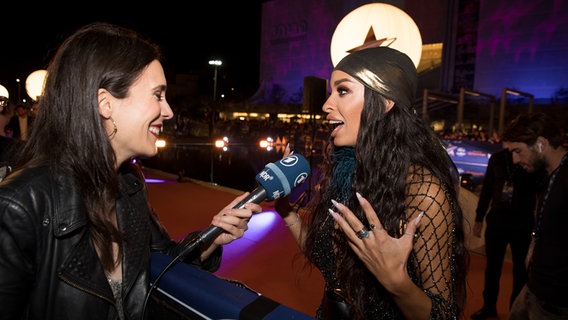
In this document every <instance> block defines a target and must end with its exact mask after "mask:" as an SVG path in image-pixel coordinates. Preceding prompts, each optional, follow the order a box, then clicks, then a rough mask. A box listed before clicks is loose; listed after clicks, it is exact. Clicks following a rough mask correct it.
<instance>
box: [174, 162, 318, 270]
mask: <svg viewBox="0 0 568 320" xmlns="http://www.w3.org/2000/svg"><path fill="white" fill-rule="evenodd" d="M309 175H310V165H309V163H308V160H306V158H304V157H303V156H302V155H300V154H291V155H289V156H288V157H286V158H283V159H280V160H279V161H276V162H273V163H269V164H267V165H266V166H265V167H264V169H263V170H262V171H260V172H259V173H258V174H257V175H256V182H257V183H258V187H256V188H255V189H254V190H253V191H252V192H251V193H250V194H249V195H248V196H247V197H246V198H244V199H243V200H242V201H240V202H239V203H237V204H236V205H235V206H234V207H233V209H242V208H244V206H245V204H246V203H249V202H252V203H256V204H259V203H261V202H262V201H264V200H267V201H274V200H276V199H278V198H282V197H285V196H287V195H289V194H290V193H291V192H292V189H294V188H295V187H297V186H298V185H300V184H301V183H302V182H304V181H305V180H306V179H307V178H308V176H309ZM223 231H224V230H223V229H222V228H219V227H217V226H215V225H210V226H209V227H207V228H205V229H204V230H202V231H201V232H200V233H199V234H198V235H197V236H195V235H194V236H193V237H191V238H190V239H187V238H186V239H184V241H182V243H180V244H179V245H181V246H183V249H182V251H181V252H180V253H179V254H178V256H177V258H176V259H174V260H183V259H184V258H185V256H187V254H189V253H190V252H192V251H193V250H194V249H195V248H196V247H197V246H198V245H202V244H208V243H210V242H211V241H213V239H215V238H216V237H217V236H218V235H220V234H221V233H222V232H223Z"/></svg>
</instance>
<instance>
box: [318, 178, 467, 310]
mask: <svg viewBox="0 0 568 320" xmlns="http://www.w3.org/2000/svg"><path fill="white" fill-rule="evenodd" d="M406 195H407V199H406V202H405V208H406V209H405V211H406V217H407V220H408V218H410V217H415V216H416V215H417V214H418V213H420V212H424V217H423V218H422V220H421V222H420V227H419V229H418V230H417V235H418V237H417V238H416V240H415V242H414V249H413V251H412V252H411V254H410V258H409V263H408V273H409V275H410V277H411V278H412V280H413V282H414V283H416V284H417V285H418V286H419V287H421V288H422V289H423V291H424V292H425V293H426V294H427V295H428V296H429V297H430V299H431V300H432V310H431V314H430V319H457V318H459V316H460V315H459V313H460V308H459V303H458V300H459V299H458V297H457V296H458V293H456V292H455V290H456V272H457V263H456V260H455V258H454V254H455V252H456V248H457V246H458V245H459V244H458V240H457V237H456V221H455V219H456V217H457V215H456V214H455V212H456V210H458V203H455V201H450V200H449V199H452V197H451V196H449V194H448V193H447V190H446V188H445V186H444V185H442V184H441V182H440V180H439V179H438V178H436V177H435V176H433V175H432V174H431V172H430V171H429V170H426V169H424V168H421V167H413V168H411V172H410V174H409V175H408V180H407V185H406ZM320 214H321V213H320ZM404 224H405V221H401V223H400V226H399V227H398V228H399V229H401V228H404ZM457 225H460V224H457ZM312 228H314V229H316V230H318V231H317V235H316V237H315V239H316V240H315V246H314V249H313V250H314V252H313V262H314V264H315V265H316V266H317V268H318V269H319V270H320V271H321V273H322V275H323V277H324V280H325V291H326V292H332V291H334V290H335V291H338V292H345V290H343V289H342V284H341V283H338V280H337V277H336V271H337V268H336V266H338V265H341V264H342V263H343V261H342V258H341V256H340V255H338V254H336V253H337V252H336V251H337V250H335V249H336V248H344V246H343V245H340V244H341V243H344V242H345V241H346V240H345V236H344V234H343V233H342V231H341V230H340V229H337V226H336V225H335V223H334V220H333V218H331V217H329V218H327V219H325V220H324V221H323V223H321V225H319V226H315V225H314V226H312ZM395 229H396V228H395ZM387 231H388V232H389V234H391V235H393V234H397V232H398V234H402V233H403V231H401V230H398V231H397V230H389V229H388V228H387ZM358 262H360V261H358ZM355 267H357V268H362V269H363V270H365V271H362V272H363V274H364V275H365V276H364V277H363V278H362V279H361V286H366V287H372V288H373V289H372V290H371V294H370V295H367V296H366V297H367V298H366V299H367V301H365V303H364V305H365V307H364V314H363V315H362V316H361V317H360V318H361V319H404V317H403V315H402V313H401V312H400V310H399V309H398V307H397V305H396V304H395V302H394V301H393V300H392V298H391V295H390V293H388V292H387V291H386V290H385V289H384V287H383V286H382V285H381V284H380V283H379V282H378V281H377V280H376V278H375V277H374V276H373V275H372V274H371V273H370V272H369V271H366V268H365V266H364V265H363V263H362V262H361V263H359V264H358V265H356V266H355ZM345 298H346V300H347V302H349V297H345ZM317 317H318V318H320V319H323V318H324V314H323V310H322V306H320V308H318V311H317Z"/></svg>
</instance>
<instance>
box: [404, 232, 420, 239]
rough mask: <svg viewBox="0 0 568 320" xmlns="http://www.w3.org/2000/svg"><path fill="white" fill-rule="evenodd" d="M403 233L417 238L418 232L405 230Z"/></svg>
mask: <svg viewBox="0 0 568 320" xmlns="http://www.w3.org/2000/svg"><path fill="white" fill-rule="evenodd" d="M404 234H405V235H408V236H411V237H413V238H418V234H416V233H410V232H405V233H404Z"/></svg>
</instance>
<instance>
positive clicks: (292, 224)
mask: <svg viewBox="0 0 568 320" xmlns="http://www.w3.org/2000/svg"><path fill="white" fill-rule="evenodd" d="M288 216H290V215H288ZM295 216H296V218H293V219H289V220H292V221H289V222H288V221H286V220H285V219H284V222H286V227H288V228H291V227H293V226H294V225H296V224H298V223H299V222H300V215H299V214H298V213H296V214H295Z"/></svg>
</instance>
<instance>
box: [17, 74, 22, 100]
mask: <svg viewBox="0 0 568 320" xmlns="http://www.w3.org/2000/svg"><path fill="white" fill-rule="evenodd" d="M16 82H17V83H18V103H20V101H22V84H21V81H20V78H17V79H16Z"/></svg>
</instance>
